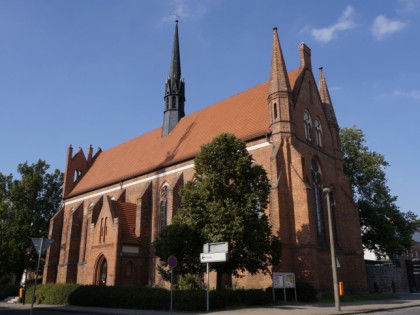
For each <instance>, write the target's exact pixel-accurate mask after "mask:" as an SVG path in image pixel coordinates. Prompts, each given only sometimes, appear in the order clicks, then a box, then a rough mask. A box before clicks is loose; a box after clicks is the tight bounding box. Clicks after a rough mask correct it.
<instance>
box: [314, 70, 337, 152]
mask: <svg viewBox="0 0 420 315" xmlns="http://www.w3.org/2000/svg"><path fill="white" fill-rule="evenodd" d="M318 86H319V88H318V89H319V96H320V98H321V102H322V105H323V107H324V110H325V115H326V118H327V123H328V127H329V128H330V131H331V136H332V140H333V148H334V149H335V150H336V152H337V154H338V155H340V154H341V153H340V152H341V151H340V147H341V145H340V130H339V128H338V123H337V117H336V116H335V112H334V107H333V104H332V102H331V97H330V92H329V91H328V86H327V81H326V80H325V76H324V71H323V69H322V67H321V68H319V82H318Z"/></svg>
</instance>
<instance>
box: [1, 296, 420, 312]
mask: <svg viewBox="0 0 420 315" xmlns="http://www.w3.org/2000/svg"><path fill="white" fill-rule="evenodd" d="M29 309H30V305H28V304H26V305H22V304H14V305H13V304H12V305H11V304H7V303H0V315H6V314H10V315H29ZM381 312H382V313H381ZM366 313H370V314H377V315H380V314H381V315H382V314H383V315H402V314H404V315H405V314H407V315H414V314H416V315H419V314H420V294H401V295H399V298H396V299H392V300H384V301H364V302H352V303H349V302H347V303H342V308H341V312H338V311H337V310H336V309H335V307H334V303H315V304H312V305H306V304H301V303H298V304H288V305H284V304H279V305H276V306H267V307H255V308H244V309H233V310H221V311H212V312H211V315H261V314H263V315H344V314H346V315H350V314H366ZM71 314H76V315H78V314H80V315H82V314H83V315H87V314H95V315H98V314H102V315H172V314H171V313H170V312H165V311H151V310H129V309H112V308H99V307H78V306H48V305H35V308H34V310H33V315H71ZM173 315H207V314H206V313H205V312H197V313H181V312H174V313H173Z"/></svg>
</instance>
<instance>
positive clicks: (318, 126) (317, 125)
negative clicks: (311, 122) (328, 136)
mask: <svg viewBox="0 0 420 315" xmlns="http://www.w3.org/2000/svg"><path fill="white" fill-rule="evenodd" d="M315 138H316V144H317V145H318V146H319V147H322V126H321V123H320V121H319V120H318V119H315Z"/></svg>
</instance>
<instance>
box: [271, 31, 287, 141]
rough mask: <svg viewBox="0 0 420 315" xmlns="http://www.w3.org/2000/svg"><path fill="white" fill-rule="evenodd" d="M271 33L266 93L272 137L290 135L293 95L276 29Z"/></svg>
mask: <svg viewBox="0 0 420 315" xmlns="http://www.w3.org/2000/svg"><path fill="white" fill-rule="evenodd" d="M273 31H274V32H273V50H272V56H271V70H270V86H269V92H268V106H269V113H270V129H271V132H272V134H273V135H276V134H282V135H290V134H291V133H292V132H293V130H292V129H293V123H292V122H293V113H292V102H293V95H292V90H291V88H290V82H289V74H288V73H287V69H286V63H285V62H284V57H283V52H282V51H281V46H280V40H279V36H278V34H277V27H275V28H274V29H273Z"/></svg>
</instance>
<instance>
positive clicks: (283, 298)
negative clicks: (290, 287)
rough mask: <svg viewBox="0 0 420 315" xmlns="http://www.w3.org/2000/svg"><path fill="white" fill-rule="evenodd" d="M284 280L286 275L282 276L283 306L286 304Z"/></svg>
mask: <svg viewBox="0 0 420 315" xmlns="http://www.w3.org/2000/svg"><path fill="white" fill-rule="evenodd" d="M284 278H286V275H285V274H283V299H284V304H286V301H287V299H286V286H285V285H284Z"/></svg>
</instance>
